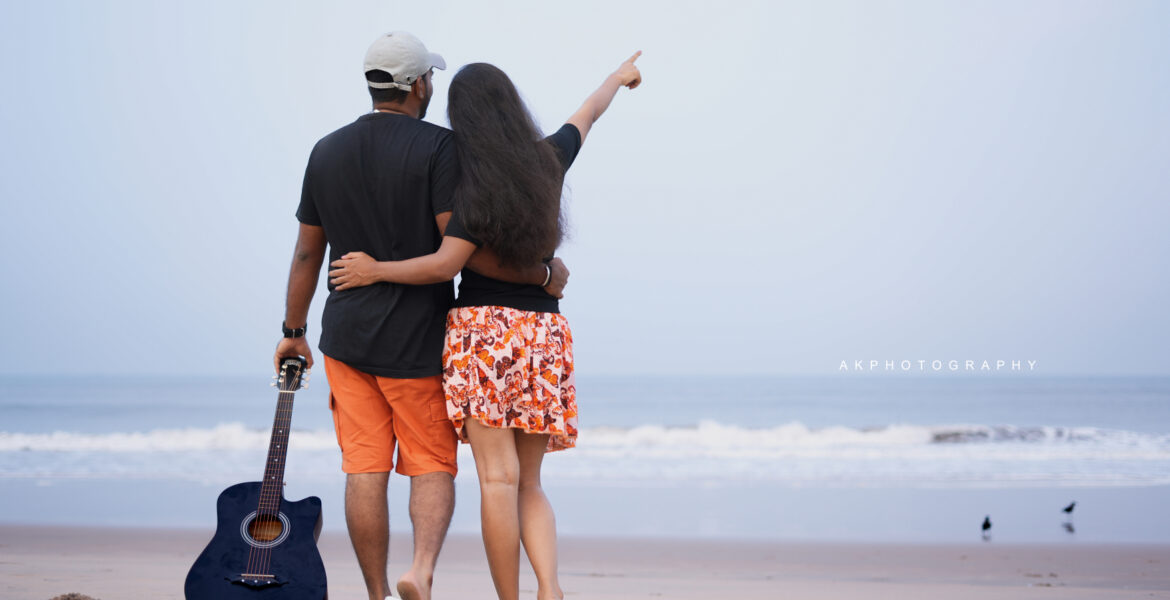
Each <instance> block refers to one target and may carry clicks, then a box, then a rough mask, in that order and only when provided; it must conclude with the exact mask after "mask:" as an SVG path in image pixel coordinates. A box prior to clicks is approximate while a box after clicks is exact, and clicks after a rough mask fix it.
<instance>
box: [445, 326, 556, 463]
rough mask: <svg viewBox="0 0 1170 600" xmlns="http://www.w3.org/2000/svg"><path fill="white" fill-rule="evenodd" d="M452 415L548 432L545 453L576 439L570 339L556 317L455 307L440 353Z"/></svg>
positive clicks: (457, 420)
mask: <svg viewBox="0 0 1170 600" xmlns="http://www.w3.org/2000/svg"><path fill="white" fill-rule="evenodd" d="M443 390H444V392H445V393H446V395H447V415H448V416H449V417H450V418H451V421H452V422H453V423H454V424H455V429H456V430H457V431H459V433H460V437H463V441H464V442H466V441H467V439H466V437H465V436H464V432H463V422H464V420H465V419H468V418H474V419H476V420H477V421H479V422H480V423H483V424H484V425H486V426H488V427H496V428H507V427H510V428H515V429H523V430H524V431H528V432H531V433H547V434H550V436H549V440H548V451H549V452H553V451H556V450H564V449H566V448H572V447H573V446H575V445H576V442H577V388H576V386H575V385H574V383H573V334H572V332H571V331H569V323H568V321H567V320H566V319H565V318H564V317H563V316H561V315H560V314H557V313H545V312H532V311H525V310H517V309H514V308H507V307H503V306H470V307H463V308H453V309H451V311H450V312H448V313H447V343H446V346H445V347H444V349H443Z"/></svg>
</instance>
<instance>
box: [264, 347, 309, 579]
mask: <svg viewBox="0 0 1170 600" xmlns="http://www.w3.org/2000/svg"><path fill="white" fill-rule="evenodd" d="M289 367H292V372H291V373H290V372H289V370H290V369H289ZM301 377H302V373H301V363H299V362H289V363H288V364H286V365H285V366H284V368H282V369H281V378H280V392H279V393H278V394H277V404H276V418H275V419H274V425H273V432H272V440H271V442H270V443H269V453H270V456H269V457H268V460H267V461H266V463H265V469H264V471H265V481H264V482H262V483H261V487H260V508H259V509H258V510H257V520H259V519H260V516H261V514H263V515H264V520H263V521H261V523H262V525H263V526H264V529H263V531H264V533H265V537H266V538H269V539H265V540H264V542H263V544H264V545H263V547H262V548H261V549H260V552H259V553H258V556H257V558H258V564H257V567H258V568H260V569H261V571H263V573H262V574H267V571H268V569H269V567H270V566H271V563H272V553H273V550H274V548H275V547H276V545H277V544H275V543H274V542H276V541H277V540H278V539H279V538H280V536H281V535H282V534H284V533H285V532H284V522H283V521H282V520H281V519H280V504H281V499H282V498H283V496H284V493H283V492H284V491H283V489H282V488H283V485H284V477H283V474H284V467H285V463H286V461H287V457H288V439H289V437H290V433H291V432H290V426H291V425H292V403H293V396H294V392H295V391H296V390H297V388H298V387H299V385H300V381H301ZM265 490H267V491H265ZM265 504H267V505H268V509H269V510H268V511H264V510H263V508H264V506H265ZM253 548H255V547H253Z"/></svg>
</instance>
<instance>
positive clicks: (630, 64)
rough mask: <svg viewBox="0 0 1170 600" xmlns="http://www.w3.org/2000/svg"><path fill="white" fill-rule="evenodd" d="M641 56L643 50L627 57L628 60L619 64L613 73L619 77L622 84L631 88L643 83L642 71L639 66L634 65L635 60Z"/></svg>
mask: <svg viewBox="0 0 1170 600" xmlns="http://www.w3.org/2000/svg"><path fill="white" fill-rule="evenodd" d="M639 56H642V51H641V50H639V51H637V52H635V53H634V55H633V56H631V57H629V58H627V59H626V62H624V63H622V64H621V65H620V66H618V68H617V70H616V71H614V72H613V74H614V75H615V76H616V77H617V78H618V82H619V83H621V85H624V86H626V87H627V88H630V89H631V90H632V89H634V88H636V87H638V85H639V84H641V83H642V72H641V71H639V70H638V67H635V66H634V61H635V60H638V57H639Z"/></svg>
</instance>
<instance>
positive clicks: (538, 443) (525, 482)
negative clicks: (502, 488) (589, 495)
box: [515, 430, 565, 600]
mask: <svg viewBox="0 0 1170 600" xmlns="http://www.w3.org/2000/svg"><path fill="white" fill-rule="evenodd" d="M515 435H516V455H517V458H519V460H520V491H519V497H520V539H521V540H523V541H524V551H525V552H526V553H527V554H528V562H530V563H532V570H533V571H535V572H536V581H537V584H538V585H539V587H538V589H537V591H536V597H537V599H538V600H561V599H562V598H564V597H565V595H564V593H562V592H561V584H560V582H559V581H558V580H557V520H556V516H555V515H554V514H553V509H552V505H551V504H549V502H548V498H547V497H546V496H545V495H544V489H543V488H541V487H540V465H541V462H542V461H543V460H544V452H545V449H546V448H547V447H548V435H545V434H533V433H525V432H523V431H520V430H516V434H515Z"/></svg>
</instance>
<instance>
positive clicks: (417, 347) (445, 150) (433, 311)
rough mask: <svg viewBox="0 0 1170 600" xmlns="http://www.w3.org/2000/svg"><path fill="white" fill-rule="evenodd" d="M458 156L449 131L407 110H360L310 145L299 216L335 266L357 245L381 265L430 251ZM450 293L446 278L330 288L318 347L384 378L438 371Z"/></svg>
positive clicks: (449, 195) (451, 191) (448, 200)
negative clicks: (317, 233)
mask: <svg viewBox="0 0 1170 600" xmlns="http://www.w3.org/2000/svg"><path fill="white" fill-rule="evenodd" d="M458 160H459V159H458V156H457V155H456V152H455V140H454V138H453V137H452V135H451V132H450V131H449V130H447V129H444V128H442V127H439V126H437V125H432V124H430V123H427V122H425V121H420V120H418V119H414V118H411V117H408V116H405V115H398V114H392V113H371V114H367V115H363V116H361V117H359V118H358V119H357V121H354V122H353V123H351V124H349V125H346V126H345V127H342V128H341V129H338V130H337V131H334V132H333V133H331V134H329V135H327V136H325V137H324V138H322V139H321V141H319V142H317V145H316V146H315V147H314V148H313V152H312V154H311V155H310V156H309V165H308V167H306V169H305V181H304V187H303V189H302V191H301V204H300V208H298V209H297V219H299V220H300V222H302V223H305V224H307V225H319V226H321V227H323V228H324V229H325V239H326V240H327V241H328V242H329V262H332V261H334V260H337V259H338V258H340V257H341V256H342V255H344V254H345V253H347V252H352V251H359V250H360V251H363V252H365V253H366V254H369V255H370V256H372V257H374V259H375V260H380V261H381V260H403V259H407V258H414V257H416V256H423V255H426V254H431V253H432V252H434V251H435V250H437V249H438V247H439V242H440V241H441V239H440V236H439V231H438V228H437V227H436V225H435V215H436V214H438V213H441V212H447V211H449V210H451V208H452V204H453V194H454V190H455V184H456V183H457V181H458V170H459V162H458ZM452 296H453V292H452V286H451V283H450V282H445V283H440V284H434V285H419V286H414V285H400V284H393V283H376V284H374V285H369V286H365V287H360V288H353V289H348V290H344V291H337V290H334V289H333V286H332V285H331V286H329V298H328V299H327V300H326V302H325V311H324V314H323V315H322V317H321V344H320V349H321V352H323V353H325V354H326V355H328V356H330V357H332V358H335V359H337V360H340V361H342V362H344V363H346V364H348V365H350V366H352V367H354V368H356V369H359V370H361V371H364V372H366V373H371V374H374V375H380V376H383V377H394V378H401V379H409V378H418V377H428V376H431V375H438V374H439V373H440V372H441V371H442V364H441V363H442V354H443V330H444V326H445V320H446V313H447V309H448V308H450V306H451V301H452Z"/></svg>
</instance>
